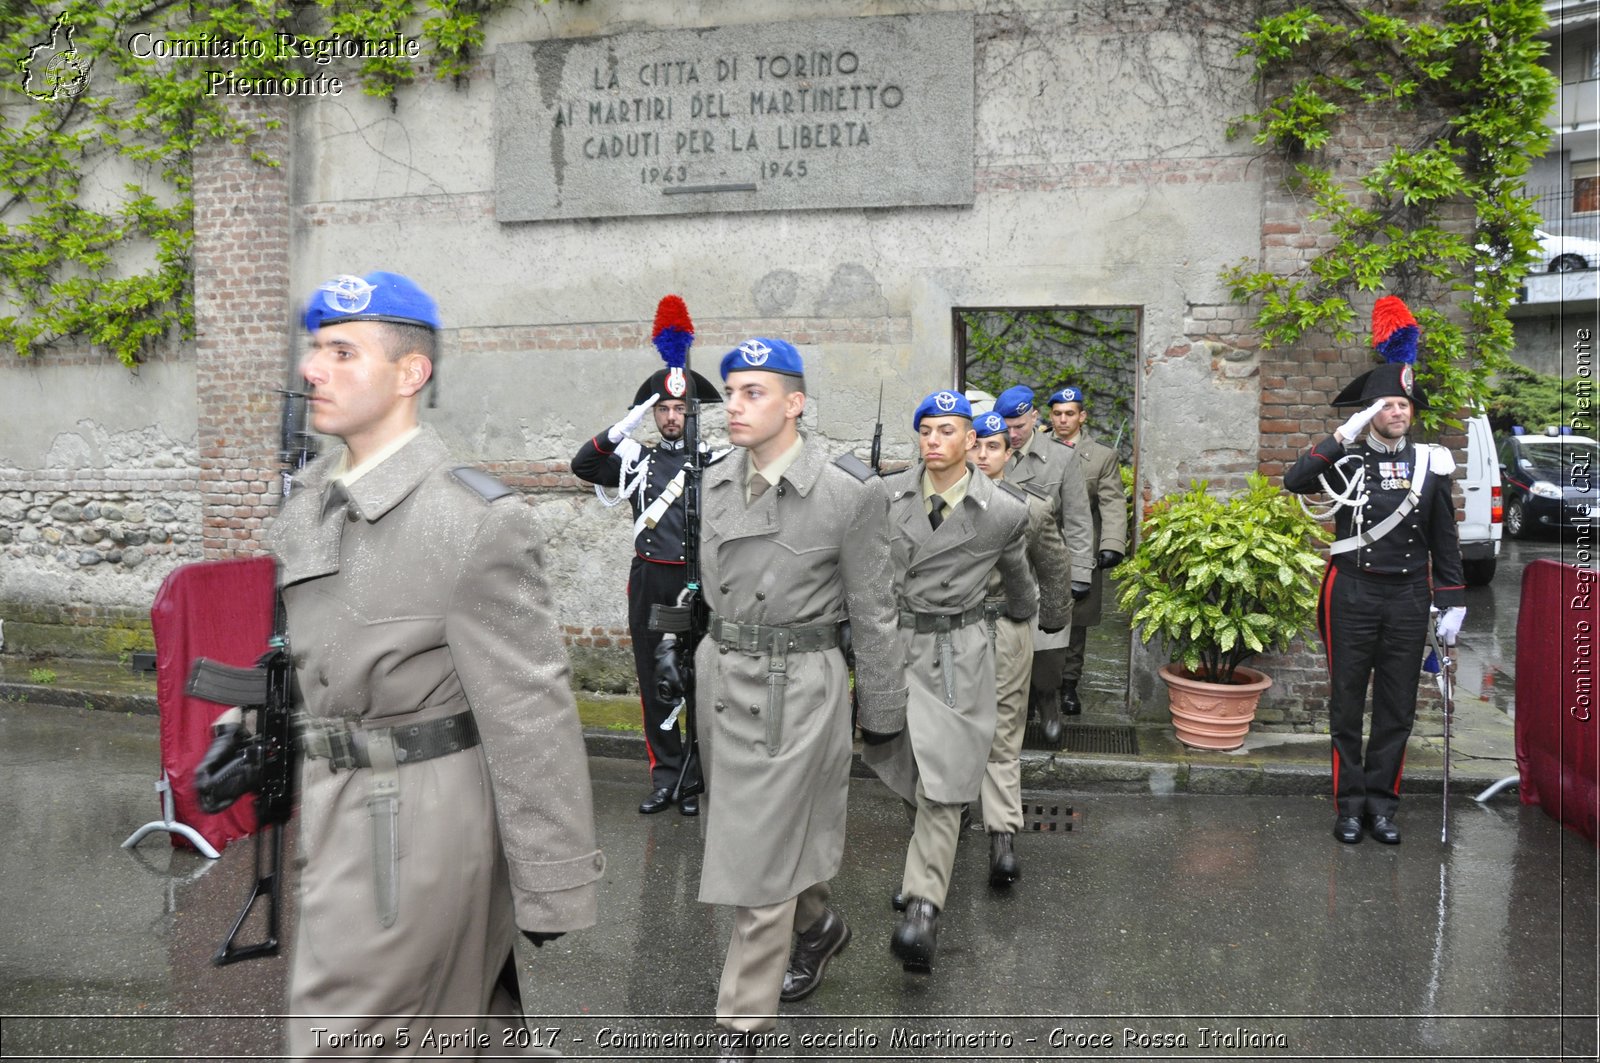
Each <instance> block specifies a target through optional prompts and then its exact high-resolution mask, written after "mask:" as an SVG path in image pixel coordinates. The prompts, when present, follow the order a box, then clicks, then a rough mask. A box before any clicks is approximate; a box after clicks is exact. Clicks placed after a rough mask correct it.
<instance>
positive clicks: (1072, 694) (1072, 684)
mask: <svg viewBox="0 0 1600 1063" xmlns="http://www.w3.org/2000/svg"><path fill="white" fill-rule="evenodd" d="M1082 712H1083V703H1082V702H1081V701H1079V700H1078V681H1077V680H1076V679H1063V680H1062V681H1061V715H1063V716H1077V715H1080V714H1081V713H1082Z"/></svg>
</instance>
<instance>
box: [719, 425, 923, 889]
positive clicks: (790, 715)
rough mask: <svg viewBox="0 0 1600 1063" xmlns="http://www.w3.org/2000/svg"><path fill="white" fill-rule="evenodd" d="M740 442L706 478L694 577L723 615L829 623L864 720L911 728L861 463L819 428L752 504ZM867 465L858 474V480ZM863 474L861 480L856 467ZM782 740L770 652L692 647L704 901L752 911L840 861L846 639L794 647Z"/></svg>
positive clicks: (825, 875)
mask: <svg viewBox="0 0 1600 1063" xmlns="http://www.w3.org/2000/svg"><path fill="white" fill-rule="evenodd" d="M748 461H749V454H748V452H747V451H745V450H743V449H737V450H735V451H733V452H732V453H731V454H730V455H729V456H728V457H726V458H724V459H723V460H721V461H719V462H716V463H714V464H712V465H711V466H710V467H709V468H708V469H707V470H706V472H705V477H704V482H703V488H702V500H703V501H702V509H703V518H702V527H701V539H700V542H701V566H702V571H701V582H702V585H703V587H704V589H705V596H706V602H707V604H708V605H709V606H710V607H711V611H712V612H713V613H714V614H716V615H717V616H719V617H721V618H723V619H725V620H728V621H731V622H734V623H740V624H764V625H768V626H772V627H793V626H807V627H809V626H812V625H836V624H838V623H839V622H840V621H842V620H845V619H848V620H849V621H850V627H851V631H852V637H853V639H854V643H855V654H856V695H857V699H858V701H859V703H860V722H861V726H862V727H865V728H867V729H868V730H873V731H886V732H893V731H898V730H900V729H901V728H902V727H904V724H905V702H906V691H905V680H904V678H903V674H902V668H901V663H902V661H901V656H900V652H901V651H900V646H899V644H898V642H897V640H896V638H895V626H894V599H893V595H892V591H891V585H890V569H889V537H888V527H887V523H886V521H887V501H886V499H885V497H884V491H883V485H882V482H881V481H880V480H879V479H878V478H877V477H876V476H873V475H871V474H870V473H869V472H867V471H866V468H865V466H864V465H862V464H861V463H860V462H859V461H855V460H853V459H851V460H850V461H849V462H848V464H850V465H851V467H852V468H855V469H856V470H857V472H848V471H846V469H845V468H844V467H842V466H841V465H840V464H838V463H836V462H831V461H829V460H828V456H827V455H826V453H824V451H823V449H822V446H821V444H820V443H818V442H817V441H816V440H814V439H807V440H806V441H805V447H804V450H803V451H802V452H801V454H800V456H799V457H798V458H797V459H796V460H795V462H794V464H793V465H791V466H790V468H789V470H788V472H786V473H784V475H783V476H782V477H780V478H779V481H778V483H777V484H776V485H774V486H773V487H772V489H770V490H768V491H767V492H766V493H765V494H763V495H762V496H761V497H759V498H757V499H756V500H755V501H754V503H753V504H752V505H750V506H748V507H746V505H745V501H744V494H745V491H744V484H745V466H746V463H747V462H748ZM858 473H859V475H858ZM863 477H864V478H863ZM786 667H787V676H788V682H787V685H786V686H785V687H784V692H783V695H782V698H781V719H780V720H778V721H776V727H775V729H776V731H777V733H778V740H777V743H776V745H775V746H774V745H772V744H770V743H769V740H768V737H769V723H773V722H774V721H772V714H773V703H772V701H771V695H770V693H769V691H770V687H769V683H768V668H769V658H768V657H767V656H766V655H756V654H747V653H744V652H741V651H740V650H737V649H727V650H725V649H724V648H723V647H722V646H719V645H718V644H717V643H715V642H714V641H712V640H711V639H710V638H707V639H706V640H705V641H703V642H702V643H701V644H700V649H699V652H698V653H697V654H696V657H695V681H696V693H695V713H696V721H697V726H698V728H699V735H700V742H701V747H702V748H701V756H702V761H703V763H704V765H705V767H706V768H707V776H706V785H707V797H706V801H705V806H704V820H705V832H706V835H705V837H706V841H705V859H704V863H703V866H702V868H701V873H700V899H701V900H702V901H704V902H706V903H708V904H733V905H741V906H744V907H756V906H761V905H768V904H777V903H779V902H781V901H786V900H788V899H789V898H791V897H794V896H797V895H798V894H799V893H800V892H801V891H802V890H804V889H805V888H806V887H808V886H811V885H814V884H815V883H818V882H824V881H827V880H828V879H830V878H832V877H833V876H834V874H835V873H836V872H837V871H838V870H839V862H840V860H841V859H842V858H843V856H844V831H845V807H846V800H847V797H848V788H849V782H850V759H851V731H850V678H849V670H848V668H847V667H846V665H845V660H844V654H843V652H842V650H840V649H839V648H832V649H826V650H819V651H816V652H810V653H790V654H789V655H788V659H787V661H786Z"/></svg>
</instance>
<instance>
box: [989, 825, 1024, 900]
mask: <svg viewBox="0 0 1600 1063" xmlns="http://www.w3.org/2000/svg"><path fill="white" fill-rule="evenodd" d="M1015 840H1016V835H1014V834H1002V833H1000V832H998V831H996V832H995V833H993V834H990V835H989V885H991V886H993V887H994V888H995V889H1005V888H1006V887H1007V886H1009V885H1011V884H1012V883H1013V882H1015V881H1017V879H1019V878H1021V877H1022V862H1021V861H1020V860H1018V859H1017V852H1016V850H1015V849H1014V848H1012V842H1013V841H1015Z"/></svg>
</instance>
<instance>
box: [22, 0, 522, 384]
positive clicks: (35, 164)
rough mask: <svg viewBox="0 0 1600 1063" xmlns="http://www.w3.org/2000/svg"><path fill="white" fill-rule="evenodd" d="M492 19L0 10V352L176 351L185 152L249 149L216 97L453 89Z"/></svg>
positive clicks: (328, 2) (96, 7) (259, 0)
mask: <svg viewBox="0 0 1600 1063" xmlns="http://www.w3.org/2000/svg"><path fill="white" fill-rule="evenodd" d="M505 3H506V0H421V2H417V0H366V2H364V3H355V2H351V0H206V2H204V3H201V2H198V0H69V2H68V3H67V4H66V5H65V6H64V7H61V8H53V9H51V10H39V9H36V8H33V7H32V6H31V5H17V4H7V5H4V6H3V7H0V63H3V69H4V71H9V72H11V73H10V74H9V76H8V75H6V74H0V344H3V345H4V346H5V347H8V348H9V349H10V350H11V351H13V352H14V353H15V354H16V355H18V356H20V357H28V356H30V355H35V354H38V353H40V352H41V351H44V350H47V349H50V348H52V347H56V346H59V345H63V344H68V343H71V344H82V343H89V344H94V345H96V346H99V347H103V348H105V349H107V350H109V351H111V352H112V353H114V354H115V355H116V357H117V358H118V359H120V360H121V361H122V362H123V363H124V364H126V365H128V366H130V367H131V366H133V365H136V364H137V363H138V362H139V361H140V360H141V358H142V357H144V356H145V355H146V354H147V353H148V352H149V351H150V350H151V348H152V346H153V345H155V344H156V343H157V342H159V341H161V340H162V339H163V338H165V337H167V336H169V335H172V334H177V335H180V336H188V335H191V334H192V332H193V327H194V311H193V298H192V292H193V285H192V278H191V259H190V252H191V247H192V244H193V236H194V233H193V225H192V210H193V202H192V199H191V191H190V190H191V162H192V159H193V156H194V152H195V149H196V148H197V147H198V146H200V145H201V144H202V143H204V142H206V141H208V140H211V139H213V138H219V137H220V138H227V139H230V140H233V141H235V142H239V143H245V142H247V141H248V138H249V137H250V135H251V132H252V131H251V129H250V128H249V127H247V126H246V125H245V124H243V123H242V122H241V121H239V120H238V119H237V118H235V117H234V116H232V115H231V114H230V113H229V111H228V109H227V108H226V106H225V102H226V97H227V94H230V93H239V92H241V91H252V90H254V88H255V86H258V85H271V86H274V87H275V89H274V91H276V92H277V93H278V94H279V95H285V96H287V95H295V94H300V93H303V92H307V91H312V90H317V91H326V89H327V86H328V84H329V79H331V78H334V77H339V78H341V79H342V83H343V85H345V86H349V88H350V89H351V90H354V89H355V87H356V85H357V84H359V87H360V90H361V91H363V92H366V93H368V94H371V95H376V96H380V97H389V98H391V99H392V98H393V94H394V91H395V89H396V88H397V87H399V86H400V85H403V84H405V83H406V82H408V81H410V80H412V79H413V78H415V77H418V76H423V75H431V76H433V77H437V78H459V77H461V76H463V75H464V74H465V73H466V72H467V69H468V64H469V63H470V61H471V57H472V55H473V53H474V52H475V50H476V49H478V48H479V47H480V46H481V45H482V43H483V28H484V22H485V19H487V18H488V17H489V16H490V15H491V14H492V13H493V12H494V10H495V9H497V8H499V7H501V6H503V5H504V4H505ZM224 78H231V81H225V80H222V79H224ZM318 79H320V84H319V83H318ZM240 85H247V86H249V88H246V89H244V90H241V89H240V88H239V86H240ZM259 161H260V162H262V163H263V164H264V165H276V164H277V160H273V159H268V158H264V157H263V158H260V159H259Z"/></svg>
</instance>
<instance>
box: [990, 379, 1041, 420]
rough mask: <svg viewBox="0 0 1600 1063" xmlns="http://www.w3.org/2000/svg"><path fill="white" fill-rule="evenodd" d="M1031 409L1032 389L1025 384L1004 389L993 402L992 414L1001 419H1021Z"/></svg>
mask: <svg viewBox="0 0 1600 1063" xmlns="http://www.w3.org/2000/svg"><path fill="white" fill-rule="evenodd" d="M1031 409H1033V389H1032V388H1030V387H1028V386H1027V385H1025V384H1018V385H1017V386H1016V387H1014V388H1006V389H1005V390H1004V391H1002V392H1001V393H1000V397H999V398H997V399H995V400H994V412H995V413H998V414H999V415H1000V416H1001V417H1021V416H1022V415H1023V414H1025V413H1027V412H1028V411H1029V410H1031Z"/></svg>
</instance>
